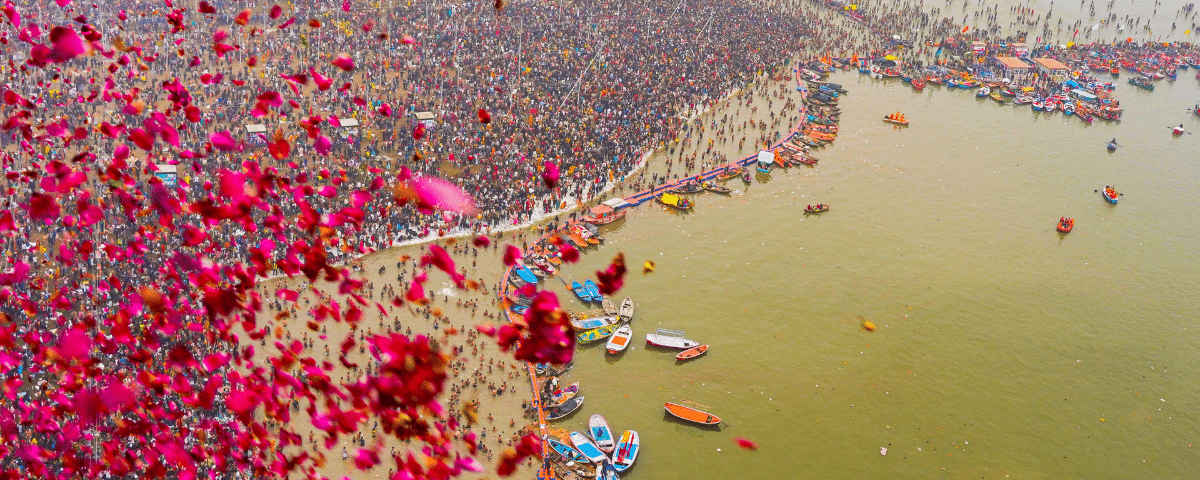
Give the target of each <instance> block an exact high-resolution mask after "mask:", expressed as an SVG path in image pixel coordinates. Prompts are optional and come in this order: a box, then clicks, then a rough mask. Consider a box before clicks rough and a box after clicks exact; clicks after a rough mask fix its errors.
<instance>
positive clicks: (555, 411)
mask: <svg viewBox="0 0 1200 480" xmlns="http://www.w3.org/2000/svg"><path fill="white" fill-rule="evenodd" d="M582 406H583V397H575V398H572V399H570V400H567V401H566V402H563V404H562V405H559V406H558V407H557V408H551V409H549V410H546V420H547V421H551V422H553V421H555V420H561V419H563V418H565V417H566V416H567V415H570V414H572V413H574V412H575V411H576V410H579V407H582Z"/></svg>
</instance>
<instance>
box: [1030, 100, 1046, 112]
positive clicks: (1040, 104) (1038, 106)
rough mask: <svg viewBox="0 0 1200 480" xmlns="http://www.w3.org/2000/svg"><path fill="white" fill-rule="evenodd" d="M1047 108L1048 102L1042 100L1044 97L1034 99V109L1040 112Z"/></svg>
mask: <svg viewBox="0 0 1200 480" xmlns="http://www.w3.org/2000/svg"><path fill="white" fill-rule="evenodd" d="M1045 108H1046V104H1045V103H1043V102H1042V99H1040V98H1039V99H1036V100H1034V101H1033V111H1035V112H1040V111H1042V110H1043V109H1045Z"/></svg>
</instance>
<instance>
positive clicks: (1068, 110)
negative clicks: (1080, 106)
mask: <svg viewBox="0 0 1200 480" xmlns="http://www.w3.org/2000/svg"><path fill="white" fill-rule="evenodd" d="M1062 112H1063V115H1074V114H1075V105H1073V104H1070V103H1064V104H1063V107H1062Z"/></svg>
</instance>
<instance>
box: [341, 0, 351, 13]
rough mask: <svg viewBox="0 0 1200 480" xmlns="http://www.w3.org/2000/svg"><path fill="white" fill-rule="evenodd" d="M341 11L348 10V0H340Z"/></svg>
mask: <svg viewBox="0 0 1200 480" xmlns="http://www.w3.org/2000/svg"><path fill="white" fill-rule="evenodd" d="M342 11H343V12H349V11H350V0H342Z"/></svg>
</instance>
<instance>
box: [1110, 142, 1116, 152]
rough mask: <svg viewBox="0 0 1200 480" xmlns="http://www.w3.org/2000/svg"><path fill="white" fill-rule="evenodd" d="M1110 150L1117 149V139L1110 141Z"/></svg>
mask: <svg viewBox="0 0 1200 480" xmlns="http://www.w3.org/2000/svg"><path fill="white" fill-rule="evenodd" d="M1108 151H1110V152H1115V151H1117V141H1116V140H1113V141H1111V142H1108Z"/></svg>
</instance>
